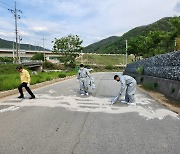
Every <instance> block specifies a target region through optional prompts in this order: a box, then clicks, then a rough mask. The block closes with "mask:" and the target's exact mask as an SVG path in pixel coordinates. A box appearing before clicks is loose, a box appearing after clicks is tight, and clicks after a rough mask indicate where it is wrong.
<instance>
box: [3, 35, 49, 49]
mask: <svg viewBox="0 0 180 154" xmlns="http://www.w3.org/2000/svg"><path fill="white" fill-rule="evenodd" d="M15 44H16V43H15V42H14V45H15ZM0 48H6V49H13V41H8V40H4V39H1V38H0ZM20 48H21V49H23V50H43V48H42V47H40V46H34V45H31V44H20ZM45 50H47V51H49V50H48V49H45Z"/></svg>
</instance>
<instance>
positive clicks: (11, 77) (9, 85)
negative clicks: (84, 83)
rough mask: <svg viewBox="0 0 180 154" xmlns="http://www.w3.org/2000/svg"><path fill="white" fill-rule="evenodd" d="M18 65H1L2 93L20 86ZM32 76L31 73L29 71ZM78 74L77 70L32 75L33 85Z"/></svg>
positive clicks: (0, 83)
mask: <svg viewBox="0 0 180 154" xmlns="http://www.w3.org/2000/svg"><path fill="white" fill-rule="evenodd" d="M16 67H17V65H12V64H11V65H2V64H1V65H0V91H4V90H10V89H15V88H17V87H18V85H19V84H20V76H19V72H17V71H16ZM29 72H30V74H31V71H29ZM75 74H77V70H73V71H69V72H39V73H38V75H33V74H32V75H31V84H32V85H33V84H36V83H40V82H44V81H49V80H52V79H56V78H62V77H65V76H72V75H75Z"/></svg>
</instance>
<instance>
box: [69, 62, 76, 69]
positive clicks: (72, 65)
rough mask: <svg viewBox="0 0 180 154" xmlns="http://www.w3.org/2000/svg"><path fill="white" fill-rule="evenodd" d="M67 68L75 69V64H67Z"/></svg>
mask: <svg viewBox="0 0 180 154" xmlns="http://www.w3.org/2000/svg"><path fill="white" fill-rule="evenodd" d="M68 67H70V68H75V67H76V64H75V63H69V64H68Z"/></svg>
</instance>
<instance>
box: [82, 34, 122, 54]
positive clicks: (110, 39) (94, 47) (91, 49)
mask: <svg viewBox="0 0 180 154" xmlns="http://www.w3.org/2000/svg"><path fill="white" fill-rule="evenodd" d="M118 38H119V37H117V36H111V37H108V38H106V39H103V40H101V41H99V42H96V43H93V44H91V45H89V46H87V47H85V48H84V50H83V52H93V53H98V51H99V48H101V47H102V46H107V45H108V44H110V43H112V42H115V41H116V40H117V39H118Z"/></svg>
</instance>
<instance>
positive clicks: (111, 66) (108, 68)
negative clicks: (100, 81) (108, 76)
mask: <svg viewBox="0 0 180 154" xmlns="http://www.w3.org/2000/svg"><path fill="white" fill-rule="evenodd" d="M105 69H107V70H113V69H114V67H113V65H107V66H105Z"/></svg>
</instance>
